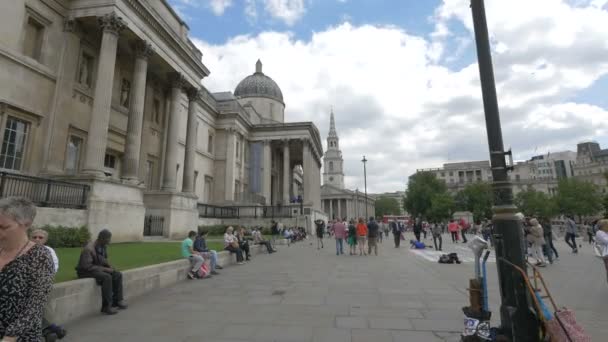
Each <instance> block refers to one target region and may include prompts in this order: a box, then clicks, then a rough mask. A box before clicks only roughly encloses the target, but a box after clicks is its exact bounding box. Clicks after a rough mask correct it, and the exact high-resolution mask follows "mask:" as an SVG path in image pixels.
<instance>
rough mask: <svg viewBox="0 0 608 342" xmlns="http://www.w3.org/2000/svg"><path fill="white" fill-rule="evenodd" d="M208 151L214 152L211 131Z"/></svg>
mask: <svg viewBox="0 0 608 342" xmlns="http://www.w3.org/2000/svg"><path fill="white" fill-rule="evenodd" d="M207 152H209V153H213V134H211V133H209V138H208V139H207Z"/></svg>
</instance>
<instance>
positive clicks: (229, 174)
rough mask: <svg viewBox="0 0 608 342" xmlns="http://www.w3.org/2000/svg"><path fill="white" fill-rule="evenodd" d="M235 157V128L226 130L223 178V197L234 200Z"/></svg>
mask: <svg viewBox="0 0 608 342" xmlns="http://www.w3.org/2000/svg"><path fill="white" fill-rule="evenodd" d="M235 159H236V129H234V128H233V127H229V128H228V129H227V130H226V175H225V178H224V199H225V200H226V201H234V199H235V198H234V179H235V178H234V166H235Z"/></svg>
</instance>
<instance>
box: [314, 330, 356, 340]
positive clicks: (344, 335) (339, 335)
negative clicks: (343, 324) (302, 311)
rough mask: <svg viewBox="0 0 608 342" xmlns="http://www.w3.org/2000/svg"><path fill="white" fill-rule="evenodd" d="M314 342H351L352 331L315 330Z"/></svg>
mask: <svg viewBox="0 0 608 342" xmlns="http://www.w3.org/2000/svg"><path fill="white" fill-rule="evenodd" d="M312 341H313V342H351V334H350V329H338V328H314V329H313V333H312Z"/></svg>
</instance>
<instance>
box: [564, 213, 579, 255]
mask: <svg viewBox="0 0 608 342" xmlns="http://www.w3.org/2000/svg"><path fill="white" fill-rule="evenodd" d="M577 230H578V229H577V227H576V222H574V218H573V217H572V216H567V219H566V238H565V239H566V243H567V244H568V246H570V248H572V253H574V254H576V253H578V248H577V247H576V233H577Z"/></svg>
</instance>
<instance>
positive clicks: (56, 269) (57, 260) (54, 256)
mask: <svg viewBox="0 0 608 342" xmlns="http://www.w3.org/2000/svg"><path fill="white" fill-rule="evenodd" d="M44 247H46V249H48V250H49V252H51V257H52V258H53V265H54V266H55V273H57V271H59V258H57V253H55V250H54V249H52V248H51V247H49V246H44Z"/></svg>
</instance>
